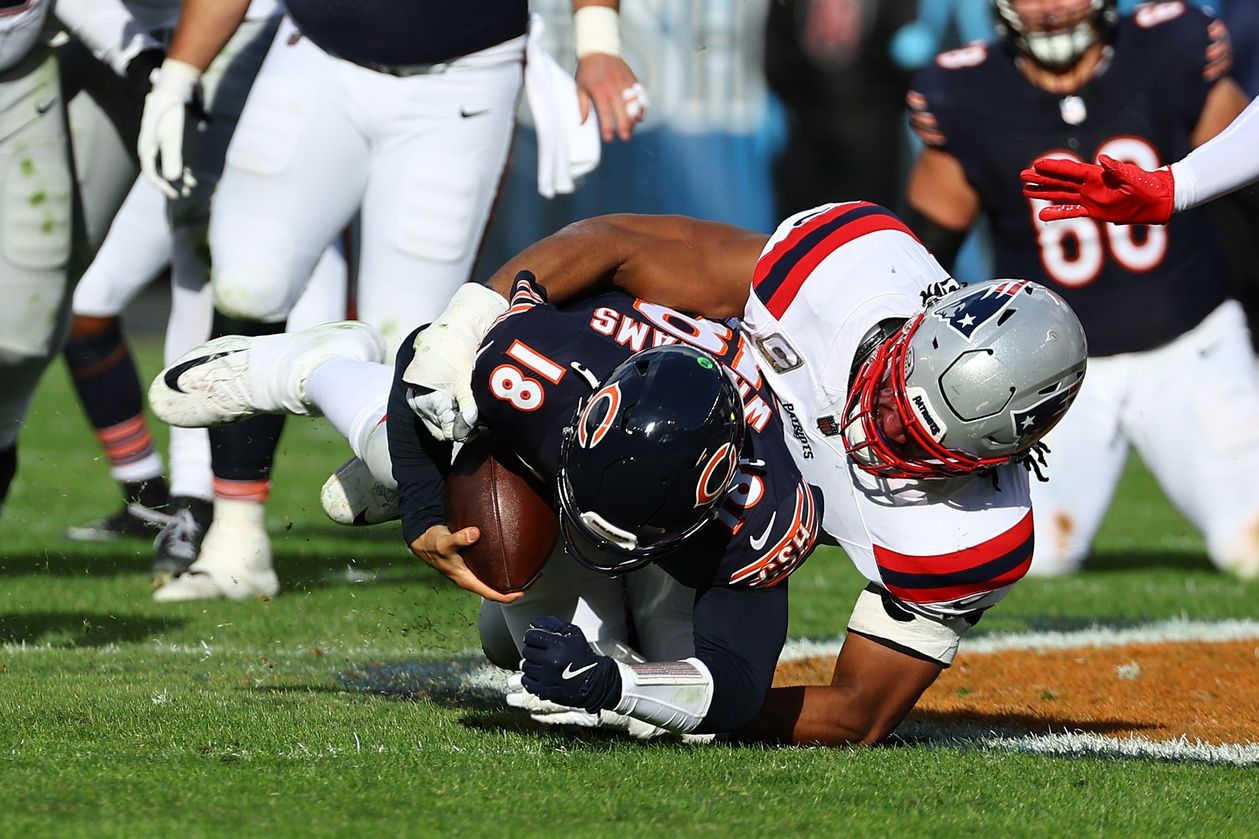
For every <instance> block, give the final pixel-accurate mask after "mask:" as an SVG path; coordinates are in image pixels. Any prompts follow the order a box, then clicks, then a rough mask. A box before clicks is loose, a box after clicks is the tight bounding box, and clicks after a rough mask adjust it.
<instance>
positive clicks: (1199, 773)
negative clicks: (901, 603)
mask: <svg viewBox="0 0 1259 839" xmlns="http://www.w3.org/2000/svg"><path fill="white" fill-rule="evenodd" d="M155 358H156V356H155V352H154V350H153V348H152V347H151V346H146V352H145V353H144V354H143V360H144V362H145V369H146V370H148V371H150V372H152V371H154V370H155V367H156V364H155ZM282 450H283V451H282V454H281V458H280V462H279V464H278V467H277V475H276V491H275V495H274V497H273V502H272V504H271V514H270V515H271V524H270V527H271V531H272V536H273V539H274V541H275V549H276V558H277V567H278V569H279V572H280V576H281V581H282V585H283V586H284V591H283V593H282V594H281V596H280V597H278V598H276V599H275V600H273V601H269V602H246V603H210V604H181V605H177V606H159V605H158V604H155V603H153V602H152V600H151V599H150V597H149V591H148V573H147V572H148V566H149V562H150V558H151V555H150V548H149V547H148V546H147V545H145V544H140V543H128V544H116V545H108V546H97V545H79V544H74V543H69V542H66V541H64V540H63V539H62V538H61V536H60V534H61V531H62V530H63V529H64V528H65V527H66V526H68V525H70V524H74V523H78V522H79V521H81V520H86V519H88V518H92V517H95V516H97V515H100V514H104V513H106V512H110V511H112V509H113V508H114V507H115V505H116V504H117V503H118V501H119V499H118V496H117V493H116V490H115V489H114V486H113V483H112V482H111V481H110V479H109V477H108V474H107V469H106V466H105V464H104V463H103V462H102V460H101V458H100V454H99V452H98V451H97V449H96V447H95V443H94V441H93V440H92V438H91V436H90V433H89V430H88V427H87V423H86V421H85V420H84V419H83V417H82V415H81V413H80V411H79V408H78V406H77V404H76V403H75V402H74V400H73V399H72V397H71V396H70V395H69V388H68V385H67V377H66V373H65V370H64V368H63V367H61V366H58V367H56V368H54V369H53V370H52V371H50V373H49V375H48V376H47V378H46V379H45V382H44V385H43V387H42V389H41V391H40V394H39V397H38V400H37V402H36V404H35V407H34V409H33V411H32V413H31V415H30V419H29V423H28V427H27V429H26V431H25V433H24V436H23V437H22V442H21V457H22V461H21V468H20V473H19V477H18V481H17V483H16V484H15V487H14V490H13V492H12V494H11V496H10V501H9V505H8V507H7V508H6V510H5V512H4V517H3V519H0V574H3V578H4V582H5V585H4V587H3V600H2V601H0V813H3V816H0V824H2V825H3V826H2V827H0V835H4V836H58V837H61V836H80V835H81V836H93V837H96V836H149V835H180V836H202V835H228V834H231V835H263V836H289V835H303V836H305V835H368V834H371V833H374V832H375V831H377V830H379V831H381V835H417V836H426V835H437V834H451V835H460V836H463V835H467V836H482V835H489V836H508V835H509V836H513V837H515V836H586V835H603V834H613V833H615V834H616V835H624V836H662V835H664V836H672V835H684V836H724V835H735V836H762V835H771V834H774V835H810V836H832V835H845V836H848V835H852V836H886V835H898V836H922V835H932V836H974V835H1001V836H1007V835H1008V836H1075V835H1119V836H1152V835H1158V836H1173V835H1176V836H1180V835H1188V836H1237V835H1259V827H1257V826H1256V825H1257V822H1256V815H1257V812H1259V804H1257V802H1259V775H1257V774H1256V773H1259V769H1254V768H1244V767H1235V766H1219V765H1207V764H1204V763H1192V762H1155V761H1148V760H1139V759H1114V758H1112V759H1098V758H1087V757H1074V758H1066V757H1049V756H1036V755H1031V754H1019V753H1011V752H1002V751H989V750H984V749H980V748H975V747H966V746H950V745H948V743H947V742H944V741H940V742H935V743H932V742H927V743H919V744H917V745H892V746H889V747H882V748H877V749H866V750H855V751H830V750H822V749H759V748H733V747H728V746H720V745H718V746H683V745H678V744H671V743H649V744H641V743H636V742H630V741H626V740H622V739H619V738H617V737H615V736H611V735H606V734H602V733H585V734H583V733H574V732H571V731H557V730H550V729H544V728H543V727H541V726H537V725H534V724H532V723H531V722H529V721H528V720H522V719H519V718H517V717H516V716H515V715H514V714H509V713H508V712H507V710H506V709H504V708H500V707H499V706H498V705H497V704H496V703H495V702H493V701H492V700H491V699H490V698H488V696H487V695H486V694H485V693H484V692H481V693H464V692H460V691H458V690H455V689H453V688H450V687H448V686H447V687H443V684H446V683H435V686H434V687H433V688H432V689H431V690H428V691H424V690H422V689H421V687H422V685H423V682H422V680H421V679H420V678H419V677H418V676H417V675H416V674H417V673H421V672H423V669H422V667H420V666H419V665H420V664H422V663H424V662H447V661H449V660H451V659H458V658H460V657H463V658H466V659H468V660H469V661H470V660H471V651H472V650H474V649H475V648H476V631H475V613H476V604H475V603H474V602H473V599H472V598H471V597H470V596H468V595H466V594H464V593H463V592H461V591H459V590H457V589H455V588H453V587H451V586H449V585H448V584H446V583H445V581H444V580H441V579H440V578H439V577H437V576H436V575H435V574H434V573H432V572H430V571H428V570H427V569H426V568H424V567H421V566H419V565H418V564H417V562H415V561H412V560H411V559H410V558H409V554H408V552H407V551H406V550H405V548H404V547H403V545H402V543H401V540H400V538H399V536H398V532H397V530H396V528H395V527H391V526H384V527H382V528H377V529H375V530H366V531H353V532H351V531H349V530H348V529H338V528H337V526H336V525H333V524H332V523H330V522H328V521H327V520H326V519H324V518H323V514H322V512H321V511H320V510H319V505H318V489H319V486H320V484H321V482H322V481H323V479H324V478H325V477H326V476H327V474H328V473H329V472H330V471H331V470H332V469H334V468H335V467H336V466H338V465H339V464H340V463H341V461H342V460H343V459H344V458H345V456H346V449H345V447H344V444H343V443H341V442H340V441H339V440H338V439H336V438H335V435H334V434H333V432H332V431H331V430H330V429H329V428H328V427H327V426H325V425H323V424H322V423H321V422H312V421H303V420H291V421H290V423H289V426H288V428H287V430H286V432H285V437H284V440H283V443H282ZM858 589H859V584H858V579H857V576H856V574H855V573H854V572H853V571H852V570H851V569H850V568H849V566H848V563H847V560H846V559H845V558H844V557H843V555H842V554H841V553H839V552H837V551H829V552H822V553H820V554H818V555H816V556H814V557H813V558H812V559H811V560H810V561H809V562H808V563H807V564H806V566H805V567H804V569H803V570H802V571H801V572H800V573H799V574H798V575H797V576H796V577H795V578H793V582H792V592H793V607H792V612H793V615H792V624H791V634H792V636H793V637H795V638H818V639H826V638H834V637H835V636H836V635H837V633H838V632H839V631H840V630H842V628H843V623H844V621H845V619H846V618H847V615H848V611H849V609H850V607H851V603H852V600H853V598H854V597H855V595H856V592H857V590H858ZM1182 616H1188V617H1191V618H1194V619H1199V620H1211V619H1223V618H1251V619H1253V618H1256V617H1259V585H1256V584H1249V585H1243V584H1241V583H1238V582H1236V581H1233V580H1231V579H1228V578H1225V577H1221V576H1219V575H1217V574H1215V573H1214V572H1213V571H1212V569H1211V568H1210V565H1209V563H1208V561H1207V559H1206V558H1205V555H1204V552H1203V548H1202V543H1201V541H1200V539H1199V538H1198V537H1197V536H1196V535H1195V534H1194V533H1193V532H1192V530H1191V529H1190V528H1189V527H1188V526H1187V525H1186V523H1185V522H1184V521H1183V519H1181V518H1180V517H1179V516H1178V515H1177V514H1176V513H1175V512H1174V511H1173V510H1171V509H1170V508H1169V507H1168V505H1167V503H1166V502H1165V501H1164V500H1163V499H1162V497H1161V495H1160V493H1159V492H1158V490H1157V488H1156V487H1155V486H1154V485H1153V483H1152V481H1151V480H1150V478H1149V476H1148V475H1147V474H1146V473H1145V472H1144V470H1142V469H1141V468H1140V466H1139V465H1138V466H1134V467H1133V468H1131V469H1130V471H1129V473H1128V475H1127V476H1126V478H1125V481H1124V484H1123V487H1122V490H1121V494H1120V498H1119V501H1118V502H1117V504H1116V506H1115V508H1114V511H1113V514H1112V515H1111V517H1110V519H1109V520H1108V521H1107V523H1106V527H1105V530H1104V532H1103V534H1102V537H1101V541H1100V545H1099V552H1098V556H1097V557H1096V558H1095V560H1094V561H1093V563H1092V565H1091V568H1090V570H1089V571H1088V572H1087V573H1084V574H1081V575H1078V576H1076V577H1073V578H1070V579H1066V580H1060V581H1039V580H1027V581H1024V582H1022V583H1020V585H1019V586H1018V587H1017V588H1016V590H1015V592H1014V593H1013V594H1012V595H1011V596H1010V597H1009V598H1008V599H1007V600H1006V601H1005V602H1004V603H1003V604H1001V606H999V607H998V608H997V609H995V610H993V611H992V612H991V613H990V614H989V615H988V616H986V617H985V619H984V621H983V623H982V624H980V626H979V627H977V632H976V634H977V635H983V634H985V633H993V632H1018V631H1024V630H1046V629H1075V628H1080V627H1086V626H1091V625H1094V624H1100V625H1109V626H1132V625H1139V624H1142V623H1145V622H1149V621H1156V620H1162V619H1168V618H1176V617H1182ZM394 672H397V673H402V674H406V678H405V679H403V680H401V681H399V682H398V687H397V688H396V689H392V690H384V691H383V692H380V691H377V692H369V691H367V690H364V689H362V687H363V685H364V684H367V683H370V684H372V685H374V686H376V687H377V688H380V687H381V685H382V684H384V683H385V682H386V681H387V679H386V678H384V677H387V676H388V675H389V674H390V673H394ZM1255 713H1256V714H1259V709H1256V711H1255Z"/></svg>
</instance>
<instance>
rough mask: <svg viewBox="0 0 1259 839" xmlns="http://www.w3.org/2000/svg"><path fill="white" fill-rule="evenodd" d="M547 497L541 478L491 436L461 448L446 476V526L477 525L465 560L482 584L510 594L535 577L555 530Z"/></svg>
mask: <svg viewBox="0 0 1259 839" xmlns="http://www.w3.org/2000/svg"><path fill="white" fill-rule="evenodd" d="M547 498H548V493H547V490H546V487H545V486H543V484H542V482H540V481H539V480H538V479H537V478H536V477H535V476H534V475H533V474H532V473H531V472H530V471H529V470H528V468H526V467H525V465H524V464H522V463H521V462H520V459H519V458H517V457H516V456H515V455H514V454H512V453H511V452H510V451H509V450H507V449H506V448H505V447H503V446H500V445H497V444H495V442H494V440H493V439H492V438H491V437H490V436H489V435H485V434H483V435H481V436H480V437H477V438H476V439H475V440H473V441H471V442H469V443H468V444H466V445H465V446H464V447H463V448H462V449H460V450H459V454H458V455H457V456H456V457H455V462H454V465H453V467H452V468H451V472H450V475H449V476H448V477H447V479H446V519H447V526H448V527H449V528H450V530H451V532H454V531H456V530H459V529H461V528H464V527H471V526H476V527H479V528H480V529H481V538H480V540H479V541H477V543H476V544H474V545H472V546H470V547H468V548H467V549H465V550H464V551H463V559H464V562H465V563H467V566H468V568H469V570H471V571H472V573H473V574H476V575H477V577H478V578H480V580H481V581H482V582H484V583H485V584H486V585H488V586H490V587H491V588H493V589H495V590H497V591H500V592H502V593H504V594H508V593H511V592H514V591H524V590H525V589H526V588H528V587H529V585H530V583H532V582H533V581H534V580H535V579H537V576H538V574H539V573H540V572H541V571H542V565H543V564H544V563H545V562H546V559H547V557H548V556H550V554H551V548H552V547H553V546H554V544H555V537H556V535H557V533H558V532H559V519H558V518H557V517H556V514H555V511H554V510H552V509H551V505H550V503H548V501H547Z"/></svg>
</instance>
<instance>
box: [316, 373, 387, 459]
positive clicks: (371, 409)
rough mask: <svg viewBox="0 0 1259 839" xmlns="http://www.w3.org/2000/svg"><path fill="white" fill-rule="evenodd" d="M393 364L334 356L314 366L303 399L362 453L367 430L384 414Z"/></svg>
mask: <svg viewBox="0 0 1259 839" xmlns="http://www.w3.org/2000/svg"><path fill="white" fill-rule="evenodd" d="M392 384H393V367H392V366H391V365H388V364H374V363H372V362H369V361H352V360H350V359H348V358H334V359H332V360H330V361H327V362H324V363H323V364H320V365H319V366H318V367H316V368H315V369H314V370H313V371H312V372H311V374H310V378H309V379H307V380H306V399H307V401H309V402H310V403H311V404H312V405H314V406H315V407H316V408H318V409H319V412H320V413H322V414H323V415H324V416H325V417H327V418H328V421H329V422H330V423H332V426H333V427H334V428H336V430H337V431H339V432H340V433H341V436H342V437H344V438H345V439H346V440H347V441H349V443H350V447H351V448H353V449H354V453H355V454H356V455H359V456H360V457H361V456H362V450H363V447H364V446H365V444H366V442H367V440H366V438H367V436H368V432H370V431H371V429H372V428H374V427H375V425H376V424H377V423H379V422H380V419H381V418H382V417H383V416H384V415H385V411H386V408H387V407H388V405H389V388H390V386H391V385H392Z"/></svg>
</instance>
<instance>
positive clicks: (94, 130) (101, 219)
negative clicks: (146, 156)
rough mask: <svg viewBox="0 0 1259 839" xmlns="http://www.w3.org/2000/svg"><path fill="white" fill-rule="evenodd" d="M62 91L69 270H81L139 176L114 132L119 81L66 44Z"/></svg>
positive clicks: (75, 45)
mask: <svg viewBox="0 0 1259 839" xmlns="http://www.w3.org/2000/svg"><path fill="white" fill-rule="evenodd" d="M57 58H58V63H59V65H60V69H61V79H62V89H63V91H64V93H65V96H66V97H67V105H66V109H67V114H66V116H67V119H68V120H69V124H70V140H71V144H72V154H73V160H74V168H75V181H76V185H77V188H78V192H77V196H78V204H79V207H78V210H79V212H80V214H81V220H82V231H81V234H82V235H81V236H80V237H79V240H78V241H76V242H75V253H74V256H73V259H72V266H73V267H74V268H75V270H76V273H80V274H81V273H82V272H83V271H84V270H86V268H87V266H88V264H90V262H91V261H92V258H93V257H94V255H95V253H96V249H97V248H99V247H100V246H101V243H102V242H103V241H104V239H105V236H106V234H107V233H108V231H109V227H110V224H111V223H112V222H113V219H114V217H115V216H116V215H117V213H118V209H119V207H121V206H122V203H123V200H124V199H125V198H126V197H127V194H128V191H129V190H130V189H131V186H132V184H133V183H134V182H135V179H136V176H137V175H138V174H139V168H138V166H137V165H136V162H135V159H134V148H132V147H129V145H128V143H127V142H126V141H125V140H124V138H123V135H122V133H120V131H119V124H120V121H121V120H125V119H126V118H127V117H126V116H125V115H123V114H120V113H119V111H120V109H122V108H123V107H124V105H123V103H122V100H121V98H120V96H121V92H122V91H121V87H122V85H121V80H120V79H118V77H117V76H116V75H115V74H114V71H113V70H112V69H110V67H109V66H108V65H106V64H104V63H102V62H100V61H98V60H97V59H96V58H95V57H93V56H92V54H91V53H90V52H89V51H88V50H87V48H85V47H84V46H83V45H82V44H80V43H79V42H77V41H74V40H70V41H68V42H66V43H65V44H63V45H62V46H60V47H58V48H57Z"/></svg>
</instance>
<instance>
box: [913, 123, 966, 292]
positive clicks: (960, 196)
mask: <svg viewBox="0 0 1259 839" xmlns="http://www.w3.org/2000/svg"><path fill="white" fill-rule="evenodd" d="M906 200H907V203H908V205H909V209H910V213H909V216H908V218H907V219H906V221H907V222H908V224H909V226H910V227H911V228H913V230H914V233H915V234H917V236H918V238H919V239H920V240H921V241H922V243H923V244H924V245H926V246H927V249H928V250H930V251H931V252H932V253H933V254H934V255H935V257H936V258H937V259H938V260H940V263H941V264H942V265H944V266H945V267H946V268H949V267H951V264H952V262H953V259H954V257H956V255H957V250H958V248H959V247H960V246H961V243H962V240H963V239H964V238H965V236H966V233H967V231H969V230H970V228H971V225H972V224H974V223H975V218H976V217H977V216H978V215H979V195H978V193H976V192H975V190H974V188H973V187H972V186H971V185H970V183H969V182H968V181H967V180H966V173H965V171H964V170H963V169H962V164H961V163H960V162H959V161H958V159H957V158H956V157H954V156H953V155H951V154H949V153H948V152H947V151H944V150H943V149H938V148H932V147H930V146H928V147H926V148H924V149H923V151H922V154H921V155H919V157H918V160H917V161H916V162H915V163H914V168H913V169H912V170H911V171H910V173H909V184H908V186H907V187H906Z"/></svg>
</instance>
